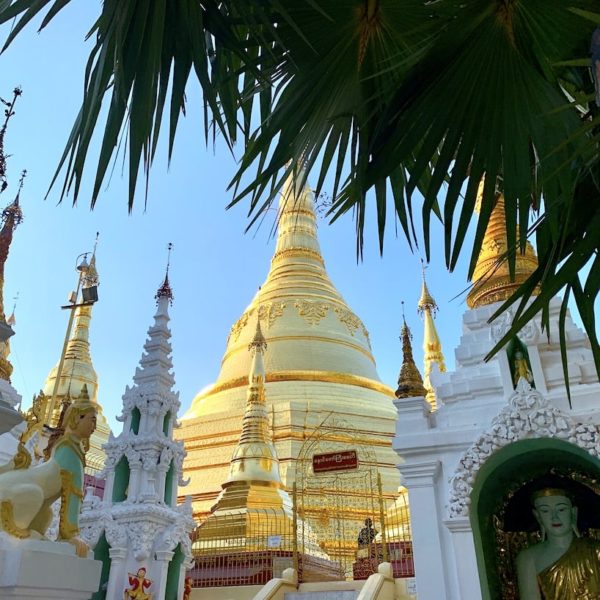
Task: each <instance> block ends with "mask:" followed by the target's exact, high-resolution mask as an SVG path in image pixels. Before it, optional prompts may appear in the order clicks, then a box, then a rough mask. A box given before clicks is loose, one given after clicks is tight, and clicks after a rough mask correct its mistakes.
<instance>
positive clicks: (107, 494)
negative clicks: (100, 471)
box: [103, 469, 115, 504]
mask: <svg viewBox="0 0 600 600" xmlns="http://www.w3.org/2000/svg"><path fill="white" fill-rule="evenodd" d="M114 486H115V470H114V469H110V471H109V472H108V474H107V476H106V483H105V484H104V496H103V500H104V502H106V503H107V504H108V503H111V502H112V496H113V488H114Z"/></svg>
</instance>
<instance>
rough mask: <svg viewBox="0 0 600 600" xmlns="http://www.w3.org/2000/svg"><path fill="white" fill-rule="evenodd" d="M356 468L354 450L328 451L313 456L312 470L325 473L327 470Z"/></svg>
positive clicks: (356, 462) (356, 456) (356, 459)
mask: <svg viewBox="0 0 600 600" xmlns="http://www.w3.org/2000/svg"><path fill="white" fill-rule="evenodd" d="M352 469H358V455H357V454H356V450H346V451H344V452H329V453H327V454H315V455H314V456H313V472H314V473H327V472H328V471H351V470H352Z"/></svg>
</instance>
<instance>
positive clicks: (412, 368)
mask: <svg viewBox="0 0 600 600" xmlns="http://www.w3.org/2000/svg"><path fill="white" fill-rule="evenodd" d="M400 338H401V340H402V368H401V369H400V376H399V377H398V389H397V390H396V398H414V397H416V396H423V397H425V396H426V395H427V390H426V389H425V386H424V385H423V379H422V377H421V373H419V369H418V368H417V365H416V364H415V360H414V358H413V353H412V343H411V339H412V334H411V333H410V329H409V328H408V325H407V324H406V321H404V324H403V325H402V331H401V335H400Z"/></svg>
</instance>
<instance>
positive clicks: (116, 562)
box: [106, 548, 127, 599]
mask: <svg viewBox="0 0 600 600" xmlns="http://www.w3.org/2000/svg"><path fill="white" fill-rule="evenodd" d="M108 555H109V556H110V575H109V577H108V586H107V588H106V598H107V599H108V598H111V599H112V598H122V597H123V590H124V589H125V588H123V582H124V581H126V578H125V576H126V570H127V565H126V559H127V549H126V548H110V549H109V551H108Z"/></svg>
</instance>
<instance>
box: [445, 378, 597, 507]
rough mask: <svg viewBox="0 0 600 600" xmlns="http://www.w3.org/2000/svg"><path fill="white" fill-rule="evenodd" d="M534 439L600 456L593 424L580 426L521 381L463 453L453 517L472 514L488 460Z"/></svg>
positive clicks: (453, 487) (452, 503) (452, 486)
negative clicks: (475, 488) (475, 487)
mask: <svg viewBox="0 0 600 600" xmlns="http://www.w3.org/2000/svg"><path fill="white" fill-rule="evenodd" d="M531 438H558V439H561V440H564V441H566V442H569V443H571V444H575V445H576V446H579V447H580V448H582V449H583V450H585V451H586V452H589V453H590V454H591V455H592V456H595V457H598V456H599V455H600V431H599V428H598V427H597V426H596V425H594V424H591V423H578V422H577V421H575V420H574V419H572V418H571V417H570V416H568V415H566V414H565V413H563V412H562V411H561V410H559V409H558V408H556V407H555V406H554V405H553V404H552V403H551V402H550V401H549V400H547V399H546V398H544V397H543V396H542V394H540V392H538V391H537V390H535V389H533V388H532V387H531V386H530V385H529V383H527V381H525V379H523V378H521V379H520V380H519V383H518V384H517V389H516V390H515V391H514V393H513V394H512V395H511V396H510V398H509V399H508V404H507V406H505V407H504V408H503V409H502V410H501V411H500V413H499V414H498V415H497V416H496V417H495V418H494V419H493V420H492V423H491V426H490V428H489V429H488V430H487V431H486V432H485V433H483V434H481V435H480V436H479V437H478V438H477V439H476V440H475V442H474V443H473V444H472V445H471V447H470V448H469V449H468V450H467V451H466V452H465V453H464V454H463V456H462V458H461V459H460V461H459V466H458V469H457V470H456V472H455V473H454V476H453V477H452V479H451V481H450V499H449V505H448V513H449V517H450V518H457V517H466V516H468V515H469V505H470V501H471V498H470V497H471V492H472V490H473V483H474V482H475V478H476V477H477V473H478V471H479V469H480V468H481V466H482V465H483V464H484V463H485V461H486V460H487V459H488V458H489V457H490V456H491V455H492V454H493V453H494V452H496V451H498V450H499V449H500V448H503V447H504V446H507V445H508V444H512V443H514V442H517V441H519V440H524V439H531Z"/></svg>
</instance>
